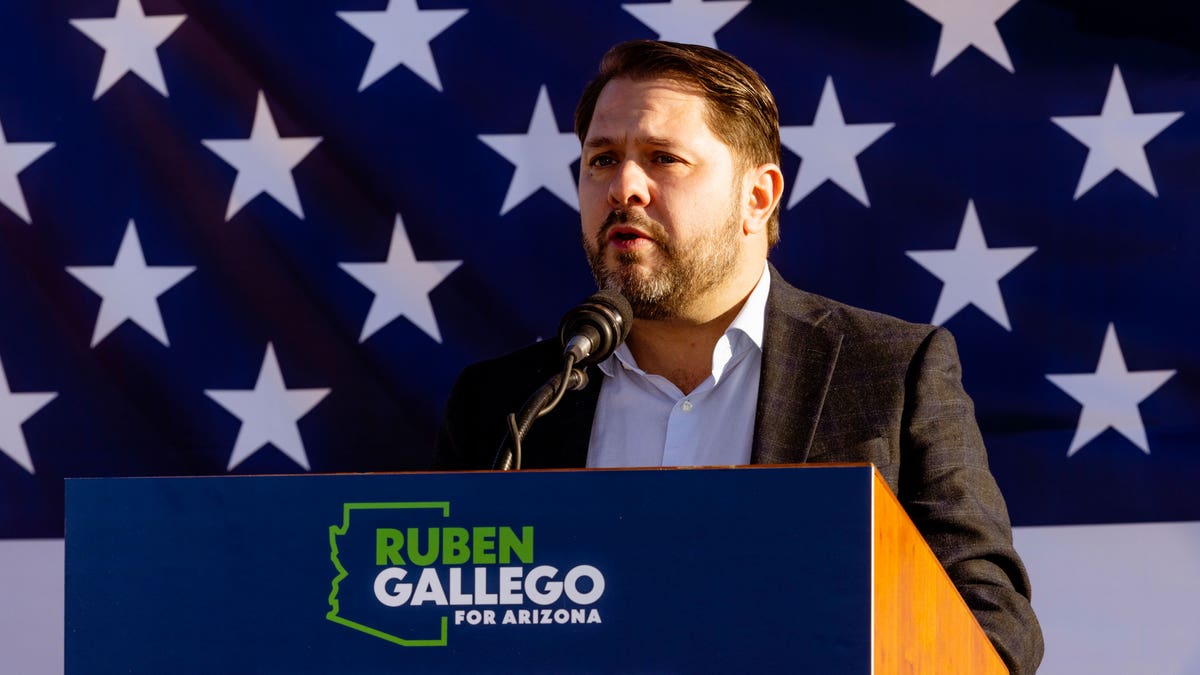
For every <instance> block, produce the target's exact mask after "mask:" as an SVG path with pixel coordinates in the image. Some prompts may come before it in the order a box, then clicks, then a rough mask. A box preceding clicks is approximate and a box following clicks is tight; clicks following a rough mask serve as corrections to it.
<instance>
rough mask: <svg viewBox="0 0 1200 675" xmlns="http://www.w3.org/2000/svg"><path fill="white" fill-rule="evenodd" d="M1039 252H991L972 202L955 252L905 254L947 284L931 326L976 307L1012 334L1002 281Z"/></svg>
mask: <svg viewBox="0 0 1200 675" xmlns="http://www.w3.org/2000/svg"><path fill="white" fill-rule="evenodd" d="M1036 250H1037V248H1036V247H1034V246H1012V247H1008V248H988V245H987V242H986V241H985V240H984V238H983V228H982V227H981V226H980V224H979V216H978V215H976V213H975V202H974V201H973V200H970V201H968V202H967V214H966V216H965V217H964V218H963V224H962V229H961V230H960V231H959V233H958V243H957V244H956V245H955V247H954V249H953V250H943V251H905V254H906V255H907V256H908V257H909V258H912V259H913V260H915V261H917V263H918V264H920V265H921V267H924V268H925V269H926V270H928V271H929V273H931V274H933V275H934V276H936V277H937V278H938V279H941V280H942V283H943V284H944V285H943V286H942V294H941V295H940V296H939V297H938V302H937V308H935V309H934V310H933V319H932V321H931V322H930V323H934V324H936V325H939V326H941V325H944V324H945V323H946V321H948V320H949V319H950V318H951V317H953V316H954V315H955V314H958V312H959V311H961V310H962V309H964V308H965V307H967V305H975V306H976V307H978V308H979V309H980V310H982V311H983V313H984V314H987V315H988V316H989V317H991V318H992V320H994V321H995V322H996V323H998V324H1000V325H1001V326H1003V327H1004V329H1005V330H1009V331H1011V330H1012V325H1011V324H1010V323H1009V320H1008V312H1007V311H1006V310H1005V308H1004V296H1002V295H1001V294H1000V279H1002V278H1003V277H1004V275H1006V274H1008V273H1009V272H1011V271H1012V270H1013V268H1015V267H1016V266H1017V265H1020V264H1021V263H1022V262H1023V261H1024V260H1025V259H1026V258H1028V257H1029V256H1030V255H1031V254H1032V253H1033V252H1034V251H1036Z"/></svg>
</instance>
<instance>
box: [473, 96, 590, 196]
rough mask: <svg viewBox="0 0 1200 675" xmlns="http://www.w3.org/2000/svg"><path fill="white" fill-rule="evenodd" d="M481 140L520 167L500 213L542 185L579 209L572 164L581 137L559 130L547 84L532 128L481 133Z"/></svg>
mask: <svg viewBox="0 0 1200 675" xmlns="http://www.w3.org/2000/svg"><path fill="white" fill-rule="evenodd" d="M479 140H481V141H483V142H484V143H486V144H487V146H488V147H489V148H491V149H492V150H495V151H496V152H497V153H499V154H500V155H501V156H503V157H504V159H507V160H508V161H509V162H511V163H512V164H513V165H514V166H516V167H517V169H516V171H515V172H514V173H513V177H512V182H511V183H509V184H508V193H507V194H505V195H504V204H503V205H502V206H501V207H500V215H504V214H506V213H508V212H509V211H511V210H512V209H513V207H515V206H516V205H518V204H520V203H521V202H523V201H525V200H526V199H528V198H529V197H530V196H532V195H533V193H535V192H537V191H538V189H539V188H546V189H547V190H549V191H550V192H551V194H553V195H554V196H556V197H558V198H559V199H561V200H563V201H564V202H566V204H567V205H568V206H570V207H571V208H573V209H575V210H576V211H578V210H579V194H578V193H577V192H576V186H575V177H574V176H573V175H572V173H571V164H572V163H574V162H575V160H577V159H579V140H578V139H577V138H575V134H574V133H572V132H569V131H568V132H560V131H559V130H558V122H556V121H555V119H554V108H552V107H551V106H550V94H549V92H548V91H546V85H542V88H541V89H540V90H539V91H538V98H537V103H536V104H535V105H534V107H533V118H532V119H530V120H529V131H527V132H526V133H523V134H480V135H479Z"/></svg>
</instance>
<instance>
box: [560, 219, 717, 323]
mask: <svg viewBox="0 0 1200 675" xmlns="http://www.w3.org/2000/svg"><path fill="white" fill-rule="evenodd" d="M731 201H732V200H731ZM740 222H741V218H740V215H739V214H738V213H737V210H736V209H735V208H733V204H732V203H731V204H730V209H729V212H728V213H726V214H725V218H724V222H722V223H720V224H719V225H718V226H717V227H713V228H707V229H705V230H704V232H703V234H702V235H701V236H700V237H699V238H697V239H695V240H693V241H690V242H686V243H684V244H682V245H681V244H677V243H674V242H672V241H670V240H669V239H668V237H667V231H666V228H665V227H663V226H662V224H661V223H659V222H657V221H655V220H652V219H650V218H648V217H646V216H645V215H643V214H641V213H637V212H631V211H628V210H625V209H617V210H614V211H613V212H612V213H610V214H609V215H608V218H606V219H605V221H604V224H603V225H602V226H601V228H600V231H599V232H598V233H596V239H595V241H587V239H586V238H585V239H584V242H583V246H584V250H585V251H586V252H587V255H588V264H589V265H590V266H591V268H592V276H593V277H595V279H596V285H597V286H599V287H600V288H602V289H609V290H615V291H618V292H620V293H621V294H622V295H624V296H625V297H626V299H628V300H629V304H630V305H631V306H632V307H633V315H634V317H636V318H638V319H671V318H677V317H680V316H682V315H683V314H684V313H685V311H686V310H687V308H688V307H690V306H691V305H693V304H694V303H695V302H697V301H698V300H700V299H701V298H702V297H703V296H704V295H705V294H706V293H708V292H710V291H712V290H713V289H714V288H716V287H717V286H719V285H720V284H721V283H722V282H724V281H726V280H727V279H729V277H730V276H732V275H733V272H734V270H735V268H736V266H737V254H738V231H739V230H740ZM618 224H622V225H630V226H633V227H636V228H638V229H639V230H641V231H642V232H644V233H645V234H646V236H647V237H648V238H649V239H650V240H651V242H652V243H653V244H654V246H655V248H656V249H657V258H658V261H657V262H658V265H657V266H656V267H652V268H650V269H644V268H640V267H639V266H638V264H639V263H641V262H643V261H645V260H647V259H653V257H655V253H654V252H653V251H652V252H650V254H649V255H646V254H643V253H641V252H637V251H622V252H620V253H618V254H617V257H616V264H615V265H610V264H609V261H608V259H607V256H606V250H607V247H608V246H607V245H608V233H609V231H610V230H611V229H612V228H613V227H614V226H616V225H618Z"/></svg>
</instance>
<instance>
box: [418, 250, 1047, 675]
mask: <svg viewBox="0 0 1200 675" xmlns="http://www.w3.org/2000/svg"><path fill="white" fill-rule="evenodd" d="M561 353H562V347H561V345H559V344H558V342H557V341H555V340H547V341H545V342H541V343H538V344H536V345H533V346H530V347H527V348H525V349H522V350H519V351H517V352H514V353H513V354H510V355H508V356H505V357H502V358H500V359H495V360H492V361H486V362H483V363H479V364H475V365H473V366H470V367H469V368H467V369H466V370H464V371H463V373H462V375H461V376H460V377H459V379H458V382H457V383H456V384H455V386H454V390H453V392H452V393H451V395H450V401H449V403H448V404H447V408H446V417H445V423H444V425H443V428H442V432H441V436H440V438H439V440H438V453H437V459H436V464H437V466H438V468H443V469H486V468H491V466H492V460H493V458H494V456H495V453H496V450H497V447H498V445H499V443H500V440H501V439H502V438H503V436H504V432H505V422H504V419H505V416H506V415H507V414H508V413H510V412H515V411H517V410H518V409H520V408H521V406H522V404H523V403H524V398H525V397H526V396H528V395H529V394H530V393H531V392H533V391H534V390H535V389H537V388H538V387H539V386H541V384H542V383H543V382H545V381H546V380H547V379H549V378H550V377H551V376H552V375H553V374H554V373H555V372H557V370H558V369H559V368H560V367H561ZM589 375H590V381H589V385H588V387H587V389H585V390H584V391H582V392H578V393H573V394H568V395H567V397H566V398H564V399H563V401H562V403H561V404H560V405H559V407H558V408H557V409H555V411H554V412H553V413H551V414H549V415H547V416H546V417H544V418H542V419H541V420H539V421H538V422H537V423H536V424H535V425H534V426H533V428H532V430H531V431H530V433H529V435H528V436H527V437H526V440H525V442H524V443H523V450H524V459H523V466H524V467H525V468H570V467H582V466H584V465H585V463H586V460H587V452H588V442H589V440H590V437H591V429H592V417H593V415H594V413H595V408H596V401H597V399H598V396H599V393H600V382H601V380H602V379H603V377H604V376H603V375H602V374H601V373H600V372H599V371H598V370H597V369H596V368H595V367H593V368H592V369H591V370H590V371H589ZM751 461H752V462H753V463H755V464H780V463H782V464H801V463H805V462H872V463H874V464H875V465H876V466H877V467H879V471H880V472H881V473H882V474H883V476H884V478H885V479H886V480H887V483H888V485H889V486H891V488H892V491H893V492H895V493H896V496H897V497H898V498H899V499H900V502H901V504H903V505H904V508H905V510H906V511H907V512H908V514H909V516H910V517H911V518H912V520H913V522H915V523H916V525H917V527H918V529H920V531H921V534H922V535H923V536H924V537H925V539H926V541H928V542H929V546H930V548H932V549H933V552H934V553H935V554H936V555H937V557H938V559H939V560H940V561H941V563H942V565H943V567H945V568H946V572H947V573H948V574H949V576H950V578H951V579H952V580H953V581H954V584H955V586H956V587H957V588H958V590H959V592H960V593H961V594H962V596H963V598H964V599H966V601H967V604H968V605H969V606H970V608H971V610H972V611H973V612H974V614H975V616H976V618H977V619H978V620H979V623H980V625H982V627H983V629H984V631H985V632H986V633H987V634H988V636H989V637H990V638H991V640H992V642H993V644H995V645H996V647H997V649H998V651H999V652H1000V655H1001V656H1002V657H1003V658H1004V660H1005V662H1006V663H1007V664H1008V666H1009V668H1010V669H1011V670H1012V671H1013V672H1014V673H1032V672H1034V671H1035V670H1036V669H1037V666H1038V664H1039V663H1040V662H1041V659H1042V648H1043V646H1042V633H1041V628H1040V627H1039V625H1038V621H1037V618H1036V617H1035V616H1034V614H1033V609H1032V608H1031V607H1030V604H1029V577H1028V575H1027V574H1026V572H1025V567H1024V565H1023V564H1022V563H1021V560H1020V558H1019V557H1018V556H1017V553H1016V551H1015V550H1014V549H1013V546H1012V531H1011V528H1010V525H1009V520H1008V511H1007V509H1006V507H1005V505H1004V498H1003V497H1002V496H1001V495H1000V490H999V489H998V488H997V486H996V481H995V480H994V479H993V477H992V474H991V472H990V470H989V469H988V463H987V451H986V450H985V449H984V445H983V438H982V436H981V435H980V433H979V427H978V425H977V423H976V421H975V412H974V406H973V405H972V403H971V399H970V398H969V397H968V396H967V394H966V392H965V391H963V388H962V383H961V381H960V367H959V361H958V352H957V349H956V348H955V344H954V338H953V337H952V336H951V335H950V333H949V332H948V331H946V330H945V329H941V328H935V327H933V326H927V325H919V324H911V323H907V322H903V321H900V320H899V319H895V318H892V317H889V316H885V315H883V314H877V313H874V312H868V311H865V310H861V309H856V308H853V307H849V306H847V305H843V304H841V303H838V302H834V301H833V300H829V299H827V298H823V297H820V296H818V295H813V294H811V293H806V292H804V291H801V290H798V289H796V288H793V287H792V286H789V285H788V284H787V282H785V281H784V280H783V278H782V277H780V276H779V273H778V272H777V271H776V270H775V268H774V267H772V268H771V291H770V294H769V296H768V298H767V312H766V325H765V330H764V335H763V358H762V375H761V378H760V383H759V390H758V413H757V416H756V419H755V426H754V442H753V447H752V450H751Z"/></svg>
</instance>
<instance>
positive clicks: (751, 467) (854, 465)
mask: <svg viewBox="0 0 1200 675" xmlns="http://www.w3.org/2000/svg"><path fill="white" fill-rule="evenodd" d="M867 467H870V468H871V469H872V471H873V473H876V474H878V472H879V470H878V469H877V468H875V465H874V464H871V463H863V462H837V463H829V464H748V465H746V464H741V465H716V466H647V467H612V468H597V469H522V470H520V471H495V470H491V469H487V470H474V471H371V472H344V473H261V474H200V475H157V476H74V477H67V478H65V479H64V480H65V481H66V482H67V483H83V482H91V481H108V480H130V481H136V480H170V479H188V480H192V479H206V478H212V479H228V478H233V479H255V478H322V477H333V476H422V475H430V476H434V475H471V474H504V473H512V474H556V473H585V472H586V473H612V472H631V471H632V472H671V471H761V470H780V469H785V470H791V469H809V470H811V469H863V468H867Z"/></svg>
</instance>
